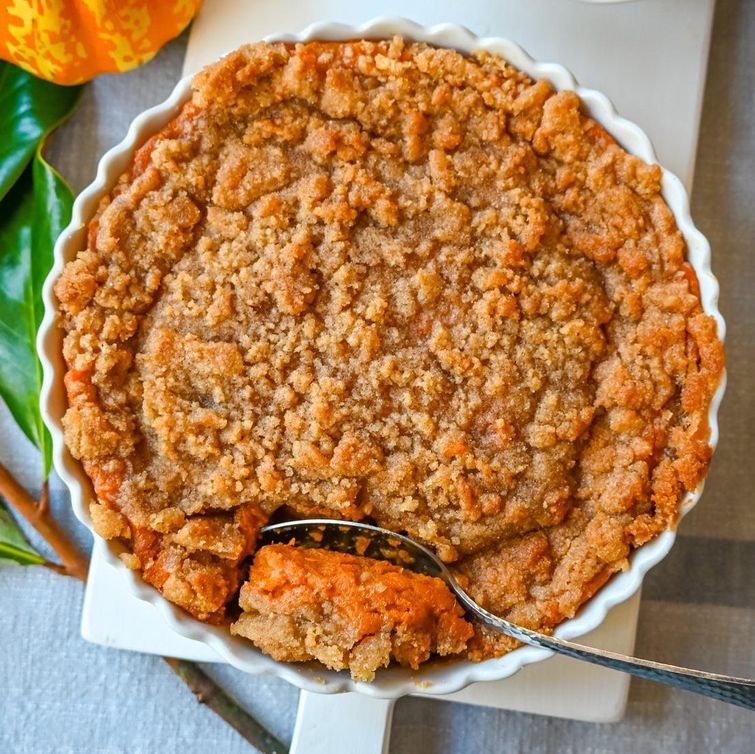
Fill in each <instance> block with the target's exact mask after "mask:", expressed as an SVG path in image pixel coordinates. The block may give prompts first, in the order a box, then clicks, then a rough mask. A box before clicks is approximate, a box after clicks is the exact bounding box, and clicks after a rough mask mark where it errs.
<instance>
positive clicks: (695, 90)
mask: <svg viewBox="0 0 755 754" xmlns="http://www.w3.org/2000/svg"><path fill="white" fill-rule="evenodd" d="M714 3H715V0H638V1H637V2H631V3H626V4H619V5H612V4H609V5H588V4H585V3H581V2H579V0H528V2H522V1H521V0H466V1H465V2H463V3H459V2H458V0H454V1H453V2H452V1H451V0H433V2H428V0H385V1H384V2H375V1H374V0H362V2H359V3H356V2H354V1H353V0H285V1H284V2H281V0H205V2H204V5H203V8H202V10H201V12H200V14H199V16H198V17H197V19H196V20H195V22H194V24H193V26H192V30H191V35H190V38H189V45H188V49H187V53H186V59H185V62H184V71H185V72H186V73H191V72H194V71H196V70H197V69H199V68H201V67H202V66H203V65H205V64H206V63H208V62H211V61H212V60H214V59H216V58H217V57H219V56H220V55H222V54H223V53H225V52H227V51H229V50H231V49H233V48H234V47H237V46H238V45H240V44H242V43H243V42H247V41H254V40H256V39H259V38H260V37H263V36H265V35H268V34H272V33H275V32H295V31H299V30H301V29H302V28H304V27H305V26H306V25H308V24H310V23H312V22H314V21H324V20H329V21H341V22H345V23H355V24H356V23H361V22H364V21H367V20H368V19H370V18H372V17H374V16H378V15H395V16H404V17H407V18H411V19H412V20H414V21H417V22H419V23H425V24H433V23H441V22H446V21H448V22H454V23H460V24H463V25H464V26H467V27H469V28H470V29H471V30H472V31H473V32H475V33H477V34H479V35H496V36H503V37H508V38H510V39H513V40H515V41H516V42H518V43H520V44H521V45H522V46H523V47H524V48H525V49H526V50H527V51H528V52H529V53H530V54H531V55H533V56H534V57H535V58H537V59H539V60H543V61H555V62H559V63H562V64H563V65H565V66H566V67H567V68H568V69H570V70H571V71H572V73H574V74H575V76H576V77H577V79H578V80H579V81H580V83H581V84H583V85H585V86H588V87H593V88H595V89H599V90H601V91H603V92H604V93H605V94H607V95H608V96H609V97H610V98H611V99H612V100H613V102H614V104H615V105H616V106H617V108H618V110H619V112H620V113H621V114H622V115H625V116H626V117H628V118H630V119H632V120H634V121H636V122H637V123H638V124H639V125H640V126H642V128H644V129H645V131H646V132H647V133H648V134H649V136H650V137H651V139H652V140H653V143H654V145H655V147H656V151H657V153H658V156H659V159H660V161H661V162H662V163H663V164H664V165H665V166H666V167H668V168H669V169H671V170H672V171H674V172H675V173H677V174H678V175H679V176H680V178H681V179H682V180H683V181H684V183H685V184H686V185H687V187H688V188H689V187H690V186H691V183H692V173H693V167H694V159H695V151H696V145H697V133H698V126H699V118H700V109H701V104H702V94H703V88H704V84H705V71H706V65H707V57H708V45H709V41H710V31H711V24H712V16H713V7H714ZM102 547H104V544H103V543H102V542H97V543H96V544H95V548H94V552H93V556H92V566H91V570H90V576H89V581H88V583H87V591H86V597H85V600H84V609H83V616H82V635H83V636H84V638H85V639H88V640H89V641H92V642H95V643H98V644H103V645H106V646H109V647H114V648H119V649H127V650H134V651H139V652H148V653H153V654H163V655H171V656H176V657H184V658H187V659H192V660H200V661H206V662H217V661H218V658H217V657H216V656H215V655H214V653H213V652H212V650H210V649H209V648H208V647H205V646H204V645H202V644H200V643H198V642H195V641H191V640H188V639H185V638H183V637H181V636H179V635H178V634H176V633H174V632H173V631H172V630H171V629H170V628H169V627H168V626H167V624H165V623H164V622H163V620H162V618H161V617H160V616H159V614H158V613H157V611H156V610H155V609H154V608H152V607H151V606H150V605H147V604H146V603H143V602H140V601H139V600H138V599H136V598H135V597H133V596H132V595H131V594H130V592H129V590H128V588H127V586H126V582H125V579H123V578H122V576H121V574H119V573H117V572H116V571H115V570H114V569H113V568H112V567H111V566H109V565H107V564H106V563H105V561H104V559H103V558H102ZM661 567H662V566H661ZM638 612H639V595H636V596H635V597H634V598H632V599H631V600H629V601H628V602H626V603H625V604H623V605H619V606H617V607H616V608H614V609H613V610H612V611H611V613H610V614H609V616H608V617H607V618H606V620H605V621H604V623H603V624H602V625H601V626H600V627H599V628H598V629H596V630H595V631H593V632H592V633H590V634H588V635H587V636H585V637H583V639H581V641H584V642H585V643H586V644H591V645H594V646H599V647H603V648H606V649H612V650H614V651H617V652H622V653H625V654H629V653H631V652H632V651H633V648H634V637H635V631H636V626H637V617H638ZM628 688H629V680H628V677H627V676H624V675H622V674H620V673H615V672H613V671H609V670H604V669H600V668H595V667H593V666H591V665H587V664H585V663H579V662H577V661H574V660H569V659H566V658H561V657H554V658H552V659H550V660H547V661H545V662H541V663H538V664H535V665H531V666H528V667H526V668H524V669H523V670H522V671H521V672H520V673H518V674H517V675H515V676H513V677H511V678H508V679H506V680H504V681H499V682H494V683H478V684H473V685H472V686H470V687H468V688H467V689H465V690H463V691H461V692H458V693H457V694H453V695H451V696H450V697H444V698H447V699H453V700H454V701H458V702H463V703H468V704H478V705H485V706H491V707H499V708H505V709H512V710H519V711H524V712H533V713H538V714H543V715H552V716H556V717H567V718H573V719H578V720H587V721H593V722H610V721H615V720H619V719H620V718H621V717H622V716H623V713H624V709H625V706H626V698H627V693H628ZM356 696H357V695H354V694H348V695H344V696H342V697H341V698H340V700H339V714H341V715H342V716H345V717H350V715H349V714H348V713H347V705H350V708H349V709H350V712H351V713H352V714H353V715H354V716H355V717H358V718H359V720H360V721H361V722H362V724H363V725H364V726H365V727H369V725H368V719H369V714H368V712H369V710H368V705H369V703H370V702H373V704H374V700H364V699H357V698H355V697H356ZM345 697H352V699H350V700H348V701H347V699H346V698H345ZM325 705H326V701H325V700H319V701H318V699H317V698H316V697H313V695H311V694H302V700H301V702H300V716H299V719H298V720H297V727H296V730H295V734H294V748H295V749H296V750H297V751H302V752H304V751H306V752H307V753H308V754H316V750H317V751H318V752H319V751H328V748H327V746H328V745H330V744H327V740H326V737H323V732H322V730H317V729H316V726H314V724H313V721H316V720H317V719H318V716H320V717H321V719H323V720H324V719H325V718H327V717H328V710H327V708H326V706H325ZM389 707H390V706H389V705H387V706H385V708H381V709H378V708H377V707H374V709H375V711H376V712H375V715H374V721H373V723H372V725H373V728H374V732H375V737H376V738H377V737H379V736H380V735H381V732H382V731H383V728H386V729H387V727H388V726H389V724H390V709H389ZM370 709H372V708H370ZM342 719H343V718H342ZM305 721H306V724H305ZM362 732H363V733H365V732H366V730H365V728H363V729H362ZM363 740H364V739H363ZM326 744H327V745H326ZM383 746H384V747H385V746H387V735H386V738H385V742H384V743H383ZM372 750H373V749H372V748H371V749H370V751H372ZM374 750H375V751H380V750H381V748H380V747H378V748H375V749H374ZM330 751H331V752H333V748H331V749H330Z"/></svg>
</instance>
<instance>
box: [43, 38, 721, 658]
mask: <svg viewBox="0 0 755 754" xmlns="http://www.w3.org/2000/svg"><path fill="white" fill-rule="evenodd" d="M660 178H661V171H660V168H659V167H658V166H656V165H647V164H645V163H643V162H642V161H641V160H640V159H638V158H636V157H634V156H631V155H629V154H628V153H627V152H625V151H624V150H623V149H622V148H621V147H620V146H619V145H617V144H616V143H615V141H614V140H613V139H612V137H611V136H610V135H609V134H608V133H607V132H606V131H605V130H604V129H603V128H602V127H601V126H600V125H598V124H597V123H595V122H594V121H593V120H591V119H590V118H589V117H587V116H586V115H585V114H584V112H583V111H582V108H581V104H580V101H579V99H578V97H577V96H576V94H574V93H573V92H569V91H564V92H559V93H555V92H554V91H553V90H552V88H551V87H550V85H549V84H548V83H546V82H543V81H540V82H533V81H532V80H531V79H529V78H528V77H527V76H526V75H524V74H523V73H521V72H519V71H517V70H516V69H514V68H512V67H511V66H509V65H508V64H507V63H505V62H504V61H503V60H502V59H500V58H498V57H496V56H494V55H490V54H487V53H479V54H477V55H474V56H471V57H465V56H462V55H461V54H459V53H457V52H454V51H451V50H446V49H437V48H433V47H429V46H427V45H423V44H414V43H411V44H410V43H406V42H404V41H403V40H401V39H399V38H396V39H394V40H392V41H384V42H366V41H357V42H349V43H307V44H303V45H295V46H294V45H287V44H268V43H259V44H254V45H249V46H246V47H243V48H241V49H240V50H238V51H236V52H234V53H232V54H231V55H229V56H227V57H226V58H224V59H223V60H221V61H220V62H218V63H217V64H215V65H213V66H210V67H209V68H207V69H205V70H204V71H202V72H201V73H199V74H198V75H197V76H196V77H195V79H194V82H193V94H192V98H191V100H190V101H189V102H188V103H187V104H186V105H185V106H184V107H183V109H182V111H181V113H180V114H179V116H178V117H177V118H176V119H175V120H174V121H173V122H171V123H170V124H168V126H166V127H165V128H164V129H163V130H162V131H161V132H159V133H158V134H156V135H155V136H153V137H152V138H151V139H150V140H149V141H148V142H147V143H146V144H145V145H144V146H143V147H142V148H141V149H140V150H139V151H138V152H137V154H136V155H135V157H134V161H133V163H132V165H131V166H130V168H129V170H128V172H127V173H125V174H124V175H123V176H122V177H121V179H120V181H119V182H118V184H117V185H116V187H115V188H114V189H113V191H112V192H111V194H110V196H108V197H107V198H106V199H104V200H103V202H102V204H101V206H100V208H99V210H98V212H97V215H96V217H95V218H94V219H93V220H92V221H91V223H90V225H89V234H88V241H87V246H86V248H85V249H83V250H82V251H80V252H79V254H78V255H77V257H76V259H75V260H74V261H72V262H70V263H69V264H68V265H66V267H65V270H64V272H63V274H62V275H61V277H60V279H59V280H58V281H57V284H56V286H55V291H56V294H57V296H58V299H59V300H60V305H61V306H60V308H61V312H62V324H63V327H64V328H65V330H66V337H65V345H64V355H65V359H66V362H67V364H68V373H67V375H66V387H67V390H68V397H69V408H68V411H67V413H66V415H65V417H64V427H65V434H66V441H67V444H68V446H69V448H70V450H71V452H72V453H73V455H74V456H75V457H76V458H79V459H81V461H82V462H83V464H84V468H85V469H86V471H87V473H88V474H89V476H90V477H91V479H92V481H93V485H94V489H95V492H96V497H97V501H96V502H95V503H94V504H93V506H92V516H93V520H94V524H95V527H96V528H97V531H98V532H99V533H100V534H101V535H102V536H105V537H108V538H119V539H121V540H123V541H124V543H126V545H127V548H128V553H127V554H126V555H125V558H124V559H125V560H126V561H127V562H128V563H129V565H130V566H131V567H134V568H137V569H139V570H141V572H142V574H143V576H144V578H145V579H146V580H147V581H149V582H150V583H152V584H154V585H155V586H156V587H157V588H158V589H161V591H162V592H163V594H165V596H166V597H167V598H168V599H170V600H172V601H174V602H175V603H176V604H179V605H181V606H182V607H184V608H185V609H187V610H188V611H189V612H191V613H192V614H194V615H195V616H197V617H198V618H200V619H203V620H212V621H219V620H223V619H224V614H225V609H226V607H227V605H228V604H234V603H235V597H234V595H235V593H236V591H237V589H238V586H239V584H240V581H241V580H242V574H243V571H244V569H245V567H246V563H247V562H248V557H249V555H250V554H251V553H252V551H253V548H254V540H255V537H256V533H257V531H258V529H259V527H260V526H261V525H262V524H263V523H264V521H265V520H266V519H267V517H268V516H269V515H271V514H272V513H273V512H274V511H276V510H280V511H281V512H285V513H286V514H287V515H290V516H294V517H306V516H311V515H327V516H331V517H343V518H351V519H361V518H365V517H370V518H372V519H374V520H376V521H377V522H378V523H379V524H381V525H383V526H386V527H388V528H392V529H395V530H402V531H407V532H408V533H409V534H410V535H412V536H414V537H416V538H418V539H420V540H422V541H424V542H426V543H428V544H429V545H431V546H432V547H434V548H435V549H436V550H437V552H438V553H439V554H440V556H441V557H442V558H443V559H444V560H446V561H447V562H449V563H451V564H452V568H453V570H454V572H455V573H456V574H457V575H458V576H459V578H460V579H462V580H463V581H464V583H465V584H466V586H467V588H468V589H469V591H470V592H471V593H472V594H473V596H474V597H475V598H476V599H478V600H479V601H480V602H481V603H482V604H483V605H484V606H485V607H487V608H489V609H491V610H493V611H495V612H497V613H499V614H501V615H504V616H506V617H508V618H510V619H512V620H515V621H517V622H519V623H521V624H523V625H527V626H530V627H533V628H538V629H541V630H546V631H547V630H550V629H551V628H552V627H553V626H555V625H556V624H558V623H559V622H561V621H562V620H564V619H565V618H568V617H570V616H572V615H573V614H574V613H575V611H576V610H577V609H578V608H579V606H580V605H581V604H582V603H583V602H584V601H585V600H586V599H588V598H589V597H590V596H591V595H592V594H593V593H594V592H595V591H596V590H597V589H598V588H599V587H600V586H601V585H602V584H603V583H605V581H606V580H607V579H608V578H609V577H610V575H611V574H613V573H615V572H616V571H618V570H621V569H622V568H625V567H626V565H627V557H628V556H629V554H630V553H631V551H632V550H633V549H634V548H636V547H638V546H639V545H642V544H643V543H645V542H647V541H648V540H650V539H652V538H653V537H655V536H656V535H657V534H658V533H659V532H661V531H663V530H664V529H666V528H668V527H670V526H673V525H674V524H675V522H676V520H677V517H678V513H679V505H680V501H681V500H682V498H683V496H684V494H685V492H686V491H687V490H692V489H694V488H695V487H697V486H698V484H699V483H700V481H701V480H702V478H703V476H704V474H705V471H706V469H707V466H708V462H709V458H710V449H709V446H708V439H709V428H708V424H707V418H706V417H707V412H708V407H709V404H710V400H711V396H712V393H713V391H714V390H715V387H716V385H717V384H718V380H719V377H720V375H721V372H722V368H723V352H722V347H721V344H720V341H719V339H718V337H717V334H716V326H715V323H714V321H713V320H712V319H711V318H710V317H708V316H707V315H705V314H704V313H703V312H702V309H701V304H700V299H699V292H698V287H697V280H696V277H695V274H694V271H693V270H692V268H691V267H690V266H689V264H688V263H687V261H686V259H685V246H684V242H683V240H682V237H681V235H680V233H679V231H678V229H677V227H676V225H675V222H674V219H673V216H672V214H671V211H670V210H669V208H668V206H667V205H666V204H665V202H664V200H663V198H662V197H661V194H660ZM511 646H512V645H511V642H508V641H507V640H505V639H497V638H493V637H489V636H486V635H485V634H484V633H483V632H479V633H478V634H477V636H476V637H475V639H474V640H473V641H472V642H471V644H470V647H471V648H470V649H469V654H470V656H472V657H474V658H482V657H486V656H490V655H491V654H496V653H500V652H503V651H506V650H508V649H510V648H511Z"/></svg>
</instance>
